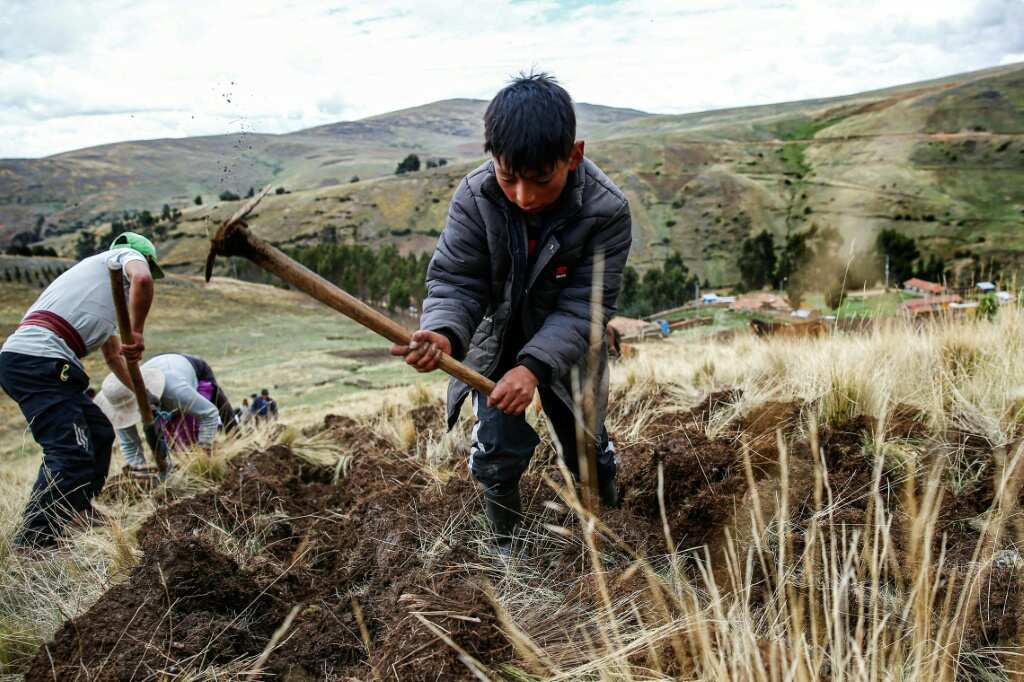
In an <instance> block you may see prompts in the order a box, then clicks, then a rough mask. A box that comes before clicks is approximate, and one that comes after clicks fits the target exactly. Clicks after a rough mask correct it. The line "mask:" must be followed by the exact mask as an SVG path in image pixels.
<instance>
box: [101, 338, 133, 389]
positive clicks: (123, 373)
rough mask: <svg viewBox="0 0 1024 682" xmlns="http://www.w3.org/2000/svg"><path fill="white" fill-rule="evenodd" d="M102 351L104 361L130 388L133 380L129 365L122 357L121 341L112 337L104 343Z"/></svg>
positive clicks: (119, 379)
mask: <svg viewBox="0 0 1024 682" xmlns="http://www.w3.org/2000/svg"><path fill="white" fill-rule="evenodd" d="M101 351H102V352H103V360H104V362H106V363H107V367H108V368H109V369H110V371H111V372H113V374H114V376H116V377H117V379H118V381H120V382H121V383H122V384H124V385H125V386H128V387H129V388H130V387H131V385H132V379H131V375H130V374H128V365H126V364H125V361H124V357H123V356H122V355H121V341H120V340H119V339H118V338H117V337H116V336H111V337H109V338H108V339H107V340H106V341H105V342H104V343H103V346H102V347H101Z"/></svg>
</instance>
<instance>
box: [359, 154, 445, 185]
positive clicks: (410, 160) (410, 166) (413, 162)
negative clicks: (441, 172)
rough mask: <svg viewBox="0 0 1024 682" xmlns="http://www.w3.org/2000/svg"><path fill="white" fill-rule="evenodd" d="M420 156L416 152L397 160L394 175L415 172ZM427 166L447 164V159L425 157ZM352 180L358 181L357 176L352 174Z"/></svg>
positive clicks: (434, 166)
mask: <svg viewBox="0 0 1024 682" xmlns="http://www.w3.org/2000/svg"><path fill="white" fill-rule="evenodd" d="M420 165H421V163H420V157H419V156H418V155H416V154H409V155H408V156H407V157H405V158H404V159H402V160H401V161H399V162H398V165H397V166H396V167H395V175H405V174H406V173H415V172H416V171H418V170H419V169H420ZM425 165H426V167H427V168H440V167H441V166H446V165H448V159H446V158H444V157H438V158H436V159H427V161H426V164H425ZM352 182H359V176H358V175H353V176H352Z"/></svg>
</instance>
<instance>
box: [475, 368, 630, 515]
mask: <svg viewBox="0 0 1024 682" xmlns="http://www.w3.org/2000/svg"><path fill="white" fill-rule="evenodd" d="M472 399H473V414H475V415H476V418H477V423H476V426H475V427H474V428H473V439H472V444H471V446H470V456H469V468H470V471H472V472H473V478H475V479H476V480H477V481H478V482H479V483H480V484H481V485H482V486H483V487H484V489H485V490H486V491H487V492H488V493H491V494H494V495H507V494H509V493H511V492H512V491H513V490H515V489H516V487H517V486H518V485H519V478H520V477H521V476H522V475H523V472H524V471H526V468H527V466H529V464H530V458H531V457H532V456H533V451H534V449H535V448H536V447H537V445H538V444H539V443H540V438H539V437H538V436H537V432H536V431H534V430H533V427H531V426H530V425H529V424H528V423H527V422H526V417H525V416H512V415H508V414H505V413H504V412H502V411H501V410H499V409H498V408H496V407H488V406H487V396H485V395H483V394H481V393H479V392H477V391H473V396H472ZM540 401H541V404H542V405H543V407H544V415H545V416H546V417H547V419H548V423H549V424H551V430H552V431H553V432H554V436H555V439H556V445H557V447H558V448H559V450H560V455H561V457H562V459H563V460H564V461H565V465H566V467H568V469H569V471H571V472H572V475H573V476H574V477H576V478H577V479H578V478H579V462H578V458H577V453H578V448H577V445H576V420H575V418H574V416H573V413H572V411H571V410H570V409H569V408H568V407H567V406H566V405H565V403H563V402H562V400H561V399H560V398H559V397H558V396H557V395H555V393H554V392H553V391H551V390H550V389H546V388H541V389H540ZM597 446H598V447H597V477H598V481H605V480H607V479H608V478H614V477H615V468H616V463H615V448H614V446H613V445H612V443H611V441H610V440H609V439H608V432H607V431H606V430H605V428H604V425H602V426H601V431H600V436H599V437H598V438H597Z"/></svg>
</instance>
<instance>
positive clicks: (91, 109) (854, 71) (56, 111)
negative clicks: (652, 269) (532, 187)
mask: <svg viewBox="0 0 1024 682" xmlns="http://www.w3.org/2000/svg"><path fill="white" fill-rule="evenodd" d="M1015 61H1024V0H927V1H926V2H902V1H901V0H864V1H863V2H857V1H856V0H846V1H841V0H836V1H834V0H736V1H735V2H731V1H727V0H723V1H717V2H711V1H707V0H636V1H631V0H604V1H595V2H586V1H584V0H497V1H494V2H491V1H488V0H483V1H482V2H466V1H465V0H457V1H456V0H452V1H448V0H373V1H372V2H366V1H361V2H346V1H345V0H333V1H331V2H326V1H324V2H321V1H320V0H311V1H308V2H307V1H303V0H293V1H291V2H273V3H272V2H259V1H257V0H247V1H244V2H225V1H221V0H202V2H198V1H193V0H181V1H179V2H173V3H171V2H166V1H165V0H90V1H89V2H82V1H81V0H67V1H64V0H46V1H45V2H40V1H36V0H0V157H36V156H45V155H48V154H54V153H58V152H61V151H67V150H70V149H76V148H80V147H85V146H91V145H95V144H102V143H104V142H114V141H119V140H127V139H140V138H155V137H181V136H187V135H203V134H212V133H226V132H239V131H242V130H246V131H258V132H268V133H276V132H287V131H291V130H297V129H300V128H305V127H308V126H313V125H319V124H322V123H327V122H333V121H338V120H346V119H354V118H360V117H363V116H367V115H372V114H376V113H382V112H385V111H391V110H395V109H399V108H402V107H407V106H414V105H417V104H422V103H425V102H430V101H433V100H438V99H444V98H448V97H478V98H488V97H490V96H491V95H492V94H493V93H494V91H495V90H496V89H497V88H498V87H500V86H501V84H502V83H503V82H504V81H505V80H507V78H508V76H509V75H511V74H512V73H514V72H516V71H519V70H522V69H530V68H538V69H543V70H547V71H550V72H553V73H554V74H555V75H557V76H558V77H559V78H560V79H561V81H562V82H563V83H564V84H565V85H566V86H567V87H568V89H569V91H570V93H572V95H573V96H574V97H575V98H576V99H577V100H579V101H585V102H595V103H601V104H609V105H617V106H625V107H634V108H638V109H644V110H647V111H653V112H666V113H676V112H686V111H697V110H702V109H710V108H721V107H729V106H735V105H745V104H763V103H769V102H777V101H785V100H793V99H803V98H809V97H820V96H828V95H839V94H846V93H851V92H857V91H862V90H867V89H871V88H876V87H882V86H886V85H895V84H899V83H905V82H910V81H916V80H922V79H926V78H931V77H936V76H942V75H947V74H952V73H957V72H961V71H968V70H971V69H978V68H983V67H986V66H994V65H997V64H1005V63H1011V62H1015Z"/></svg>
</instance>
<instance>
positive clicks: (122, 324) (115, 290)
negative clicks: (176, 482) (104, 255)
mask: <svg viewBox="0 0 1024 682" xmlns="http://www.w3.org/2000/svg"><path fill="white" fill-rule="evenodd" d="M110 293H111V296H113V297H114V310H116V311H117V330H118V333H119V334H120V336H121V343H124V344H128V343H132V342H133V341H134V339H133V338H132V321H131V317H129V315H128V304H127V303H126V302H125V300H124V275H123V273H122V271H121V265H120V264H119V263H111V264H110ZM124 364H125V365H127V366H128V376H130V377H131V379H132V392H133V393H135V402H137V403H138V404H139V412H141V413H142V426H143V429H144V430H145V432H146V440H147V442H148V443H149V448H150V450H152V451H153V458H154V459H156V468H157V470H158V471H159V472H160V476H161V477H164V476H166V475H167V456H166V455H167V453H166V452H165V448H166V445H165V444H164V443H163V442H162V440H161V439H162V436H161V435H160V434H158V433H156V426H155V424H154V420H153V408H152V406H151V405H150V404H149V393H148V392H147V391H146V381H145V380H144V379H143V378H142V370H141V369H139V363H137V362H135V361H134V360H129V359H128V358H125V360H124Z"/></svg>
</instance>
